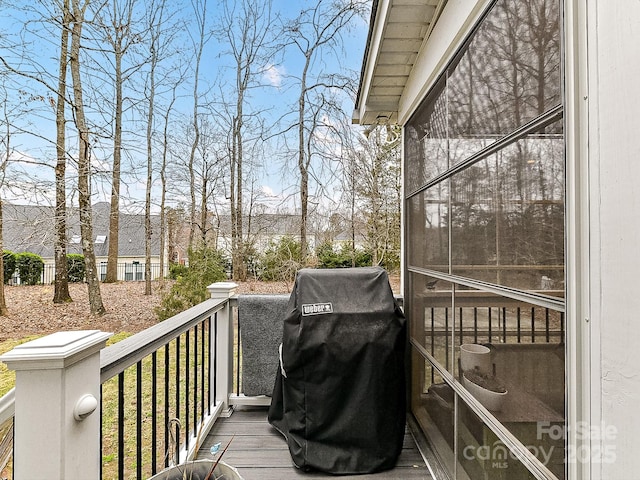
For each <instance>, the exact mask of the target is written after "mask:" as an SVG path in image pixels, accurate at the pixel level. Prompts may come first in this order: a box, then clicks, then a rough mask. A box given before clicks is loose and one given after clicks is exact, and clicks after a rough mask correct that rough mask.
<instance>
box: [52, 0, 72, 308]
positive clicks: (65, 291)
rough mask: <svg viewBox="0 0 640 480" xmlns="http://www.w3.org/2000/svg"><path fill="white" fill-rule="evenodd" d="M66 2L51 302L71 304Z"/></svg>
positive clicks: (66, 6) (66, 9)
mask: <svg viewBox="0 0 640 480" xmlns="http://www.w3.org/2000/svg"><path fill="white" fill-rule="evenodd" d="M69 13H70V12H69V2H68V0H65V2H64V5H63V6H62V25H61V26H60V61H59V67H58V72H59V73H58V75H59V76H58V97H57V99H56V168H55V178H56V208H55V232H56V233H55V234H56V237H55V247H54V251H55V254H54V255H55V259H54V262H55V271H56V274H55V282H54V289H53V303H66V302H70V301H71V295H70V294H69V276H68V271H67V194H66V184H65V180H66V178H65V177H66V167H67V158H66V135H65V127H66V125H65V115H64V111H65V102H66V98H65V97H66V90H67V60H68V56H69V21H70V18H69Z"/></svg>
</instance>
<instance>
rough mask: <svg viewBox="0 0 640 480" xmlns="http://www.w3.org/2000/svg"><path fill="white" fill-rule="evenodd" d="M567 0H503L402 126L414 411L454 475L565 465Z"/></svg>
mask: <svg viewBox="0 0 640 480" xmlns="http://www.w3.org/2000/svg"><path fill="white" fill-rule="evenodd" d="M559 12H560V5H559V0H532V1H530V2H518V1H514V0H498V1H496V2H494V3H493V5H492V6H491V8H490V9H489V10H488V11H487V13H486V14H485V16H484V17H483V18H482V20H481V21H480V23H479V24H478V25H477V27H476V29H475V30H474V32H473V33H472V35H471V36H470V37H469V39H468V40H467V41H466V43H465V44H464V46H463V47H462V48H461V50H460V51H459V52H458V54H457V55H456V57H455V59H454V61H453V62H452V63H451V65H449V67H448V68H447V70H446V72H445V73H444V74H443V76H442V77H441V78H440V80H439V81H438V82H436V84H435V86H434V87H433V88H432V90H431V91H430V93H429V95H428V96H427V98H426V99H425V100H424V101H423V102H422V104H421V106H420V107H419V108H418V110H417V111H416V112H415V113H414V115H413V117H412V118H411V120H410V121H409V122H408V123H407V125H405V131H404V141H405V145H404V147H405V148H404V152H405V156H404V162H405V170H404V171H405V192H406V193H405V213H406V217H405V218H406V223H405V228H406V231H405V238H406V272H405V273H406V276H405V278H406V279H407V282H406V289H407V290H406V296H405V298H406V309H407V312H408V318H409V319H410V335H411V344H412V360H413V361H412V369H413V371H412V410H413V413H414V414H415V416H416V418H417V419H418V421H419V423H420V425H421V427H422V428H423V430H424V431H425V433H426V435H427V436H428V438H429V439H430V441H431V443H432V444H433V445H434V447H435V449H436V451H437V453H438V455H439V457H440V459H441V460H442V462H443V466H444V467H445V468H446V469H447V470H448V471H449V472H450V474H451V476H452V478H487V479H489V478H505V479H509V480H512V479H515V480H517V479H520V478H522V479H528V478H550V479H554V478H557V479H562V478H564V476H565V473H564V471H565V470H564V459H565V443H564V435H562V432H563V431H564V425H565V397H566V395H565V382H564V378H565V364H564V363H565V361H564V359H565V342H564V337H565V320H564V289H565V286H564V263H565V252H564V245H565V242H564V239H565V231H564V229H565V196H564V192H565V166H564V163H565V162H564V156H565V155H564V150H565V143H564V136H563V118H562V116H563V108H562V103H561V82H562V75H561V63H560V23H559V22H560V18H559ZM461 345H465V346H466V345H476V346H480V347H478V348H477V349H478V350H481V349H482V350H483V351H485V352H488V357H484V358H485V359H486V358H489V360H488V361H487V363H486V364H485V365H486V366H484V367H482V368H478V369H476V371H475V373H476V374H481V375H480V376H478V375H476V376H473V373H474V372H472V371H470V370H467V371H466V372H465V369H463V362H461ZM483 347H484V348H483ZM465 348H467V347H465ZM478 384H482V385H483V386H486V387H489V389H494V390H501V392H502V393H504V395H502V396H501V398H500V399H499V401H498V406H497V407H496V404H494V403H491V402H490V401H488V400H486V399H485V398H484V397H482V395H483V393H482V392H479V391H478V389H477V388H476V386H477V385H478ZM505 392H506V393H505Z"/></svg>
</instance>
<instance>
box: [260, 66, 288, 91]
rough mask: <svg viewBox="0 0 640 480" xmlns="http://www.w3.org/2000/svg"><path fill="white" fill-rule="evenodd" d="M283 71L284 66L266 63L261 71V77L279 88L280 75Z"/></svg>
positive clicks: (281, 75)
mask: <svg viewBox="0 0 640 480" xmlns="http://www.w3.org/2000/svg"><path fill="white" fill-rule="evenodd" d="M285 73H286V70H285V68H284V67H278V66H276V65H271V64H268V65H267V66H266V67H265V69H264V71H263V72H262V77H263V78H264V79H265V80H266V81H267V83H269V85H271V86H272V87H276V88H280V87H281V86H282V77H283V76H284V74H285Z"/></svg>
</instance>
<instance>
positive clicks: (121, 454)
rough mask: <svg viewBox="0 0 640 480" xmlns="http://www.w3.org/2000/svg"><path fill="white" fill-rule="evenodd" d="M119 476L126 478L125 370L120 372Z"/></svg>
mask: <svg viewBox="0 0 640 480" xmlns="http://www.w3.org/2000/svg"><path fill="white" fill-rule="evenodd" d="M118 478H119V479H124V372H120V373H119V374H118Z"/></svg>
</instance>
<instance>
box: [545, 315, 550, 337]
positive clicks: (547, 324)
mask: <svg viewBox="0 0 640 480" xmlns="http://www.w3.org/2000/svg"><path fill="white" fill-rule="evenodd" d="M544 329H545V336H546V339H547V343H549V340H550V334H549V309H548V308H545V312H544Z"/></svg>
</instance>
